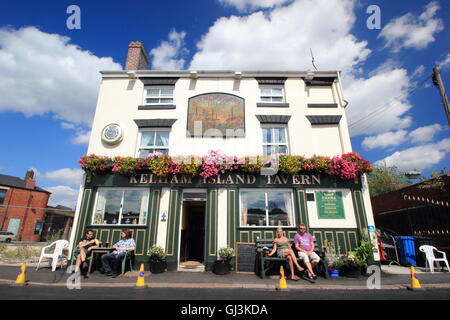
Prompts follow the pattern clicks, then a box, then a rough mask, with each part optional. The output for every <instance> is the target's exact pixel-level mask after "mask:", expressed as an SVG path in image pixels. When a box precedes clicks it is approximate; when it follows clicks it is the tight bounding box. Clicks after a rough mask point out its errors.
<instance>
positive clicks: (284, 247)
mask: <svg viewBox="0 0 450 320" xmlns="http://www.w3.org/2000/svg"><path fill="white" fill-rule="evenodd" d="M275 252H276V253H277V256H278V257H279V258H287V259H288V262H289V268H290V269H291V279H292V280H294V281H298V280H299V278H298V277H297V276H296V275H295V270H294V264H295V267H296V268H297V270H298V271H303V270H305V269H303V268H302V267H300V265H299V264H298V262H297V257H296V256H295V254H294V251H292V249H291V245H290V244H289V239H288V238H286V237H285V235H284V231H283V229H282V228H281V227H278V229H277V237H276V238H275V240H274V241H273V250H272V252H271V253H269V257H271V256H272V255H273V254H274V253H275Z"/></svg>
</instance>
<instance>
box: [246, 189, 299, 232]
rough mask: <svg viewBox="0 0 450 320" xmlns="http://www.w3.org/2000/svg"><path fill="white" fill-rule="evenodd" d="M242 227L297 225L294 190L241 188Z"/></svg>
mask: <svg viewBox="0 0 450 320" xmlns="http://www.w3.org/2000/svg"><path fill="white" fill-rule="evenodd" d="M240 222H241V223H240V226H241V227H256V226H259V227H272V226H273V227H277V226H289V227H293V226H295V221H294V212H293V203H292V191H290V190H241V192H240Z"/></svg>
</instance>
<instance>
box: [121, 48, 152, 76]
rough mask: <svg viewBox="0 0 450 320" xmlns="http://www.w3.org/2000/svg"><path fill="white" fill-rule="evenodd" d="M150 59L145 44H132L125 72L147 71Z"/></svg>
mask: <svg viewBox="0 0 450 320" xmlns="http://www.w3.org/2000/svg"><path fill="white" fill-rule="evenodd" d="M148 63H149V58H148V55H147V52H146V51H145V48H144V44H143V43H142V42H139V41H135V42H130V44H129V45H128V55H127V61H126V64H125V70H147V68H148Z"/></svg>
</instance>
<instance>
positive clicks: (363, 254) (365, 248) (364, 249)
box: [354, 236, 373, 275]
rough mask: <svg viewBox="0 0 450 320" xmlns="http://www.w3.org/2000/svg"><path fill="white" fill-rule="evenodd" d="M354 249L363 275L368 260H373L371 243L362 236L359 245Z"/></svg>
mask: <svg viewBox="0 0 450 320" xmlns="http://www.w3.org/2000/svg"><path fill="white" fill-rule="evenodd" d="M354 251H355V253H356V256H357V257H358V259H359V260H360V261H361V274H362V275H365V274H366V272H367V266H368V264H369V262H371V260H373V244H372V242H371V241H370V240H369V238H368V237H367V236H363V238H362V239H361V244H360V246H359V247H357V248H355V249H354Z"/></svg>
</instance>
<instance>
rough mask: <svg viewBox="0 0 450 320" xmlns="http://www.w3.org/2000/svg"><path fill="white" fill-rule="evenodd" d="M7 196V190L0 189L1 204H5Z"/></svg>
mask: <svg viewBox="0 0 450 320" xmlns="http://www.w3.org/2000/svg"><path fill="white" fill-rule="evenodd" d="M5 198H6V190H3V189H0V204H3V202H5Z"/></svg>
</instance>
